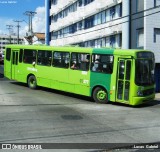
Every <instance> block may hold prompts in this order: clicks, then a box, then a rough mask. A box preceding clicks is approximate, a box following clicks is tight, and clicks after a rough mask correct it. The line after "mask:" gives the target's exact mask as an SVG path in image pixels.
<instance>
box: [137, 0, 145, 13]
mask: <svg viewBox="0 0 160 152" xmlns="http://www.w3.org/2000/svg"><path fill="white" fill-rule="evenodd" d="M136 4H137V6H136V11H137V12H140V11H143V10H144V1H142V0H136Z"/></svg>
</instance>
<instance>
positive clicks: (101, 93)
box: [92, 86, 108, 103]
mask: <svg viewBox="0 0 160 152" xmlns="http://www.w3.org/2000/svg"><path fill="white" fill-rule="evenodd" d="M92 98H93V99H94V101H95V102H97V103H108V91H107V90H106V89H105V88H104V87H103V86H95V87H94V88H93V89H92Z"/></svg>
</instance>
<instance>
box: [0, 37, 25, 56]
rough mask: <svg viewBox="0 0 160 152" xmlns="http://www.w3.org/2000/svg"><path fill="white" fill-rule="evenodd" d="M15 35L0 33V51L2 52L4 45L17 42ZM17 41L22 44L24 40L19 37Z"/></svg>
mask: <svg viewBox="0 0 160 152" xmlns="http://www.w3.org/2000/svg"><path fill="white" fill-rule="evenodd" d="M17 43H18V42H17V36H15V35H11V36H8V35H0V53H2V54H4V50H5V45H7V44H17ZM19 43H20V44H23V43H24V40H23V37H20V38H19Z"/></svg>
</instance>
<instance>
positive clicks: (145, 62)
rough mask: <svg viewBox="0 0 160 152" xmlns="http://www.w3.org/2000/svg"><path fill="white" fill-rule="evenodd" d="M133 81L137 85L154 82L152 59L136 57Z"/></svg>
mask: <svg viewBox="0 0 160 152" xmlns="http://www.w3.org/2000/svg"><path fill="white" fill-rule="evenodd" d="M135 83H136V84H137V85H145V86H146V85H151V84H154V59H137V60H136V75H135Z"/></svg>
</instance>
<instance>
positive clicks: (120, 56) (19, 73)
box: [4, 45, 155, 105]
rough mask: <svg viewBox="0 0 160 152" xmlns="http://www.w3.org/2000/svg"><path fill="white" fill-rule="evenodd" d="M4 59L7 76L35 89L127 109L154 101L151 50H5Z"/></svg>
mask: <svg viewBox="0 0 160 152" xmlns="http://www.w3.org/2000/svg"><path fill="white" fill-rule="evenodd" d="M4 60H5V61H4V75H5V77H7V78H9V79H11V80H16V81H18V82H22V83H27V84H28V86H29V87H30V88H32V89H35V88H36V87H37V86H42V87H47V88H52V89H57V90H62V91H66V92H71V93H74V94H80V95H84V96H89V97H92V98H93V99H94V101H96V102H99V103H107V102H109V101H112V102H120V103H125V104H128V105H139V104H142V103H145V102H147V101H151V100H153V99H154V97H155V83H154V66H155V59H154V54H153V53H152V52H150V51H145V50H123V49H113V48H82V47H71V46H68V47H67V46H66V47H53V46H42V45H41V46H38V45H29V46H28V45H7V46H6V53H5V59H4Z"/></svg>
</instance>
